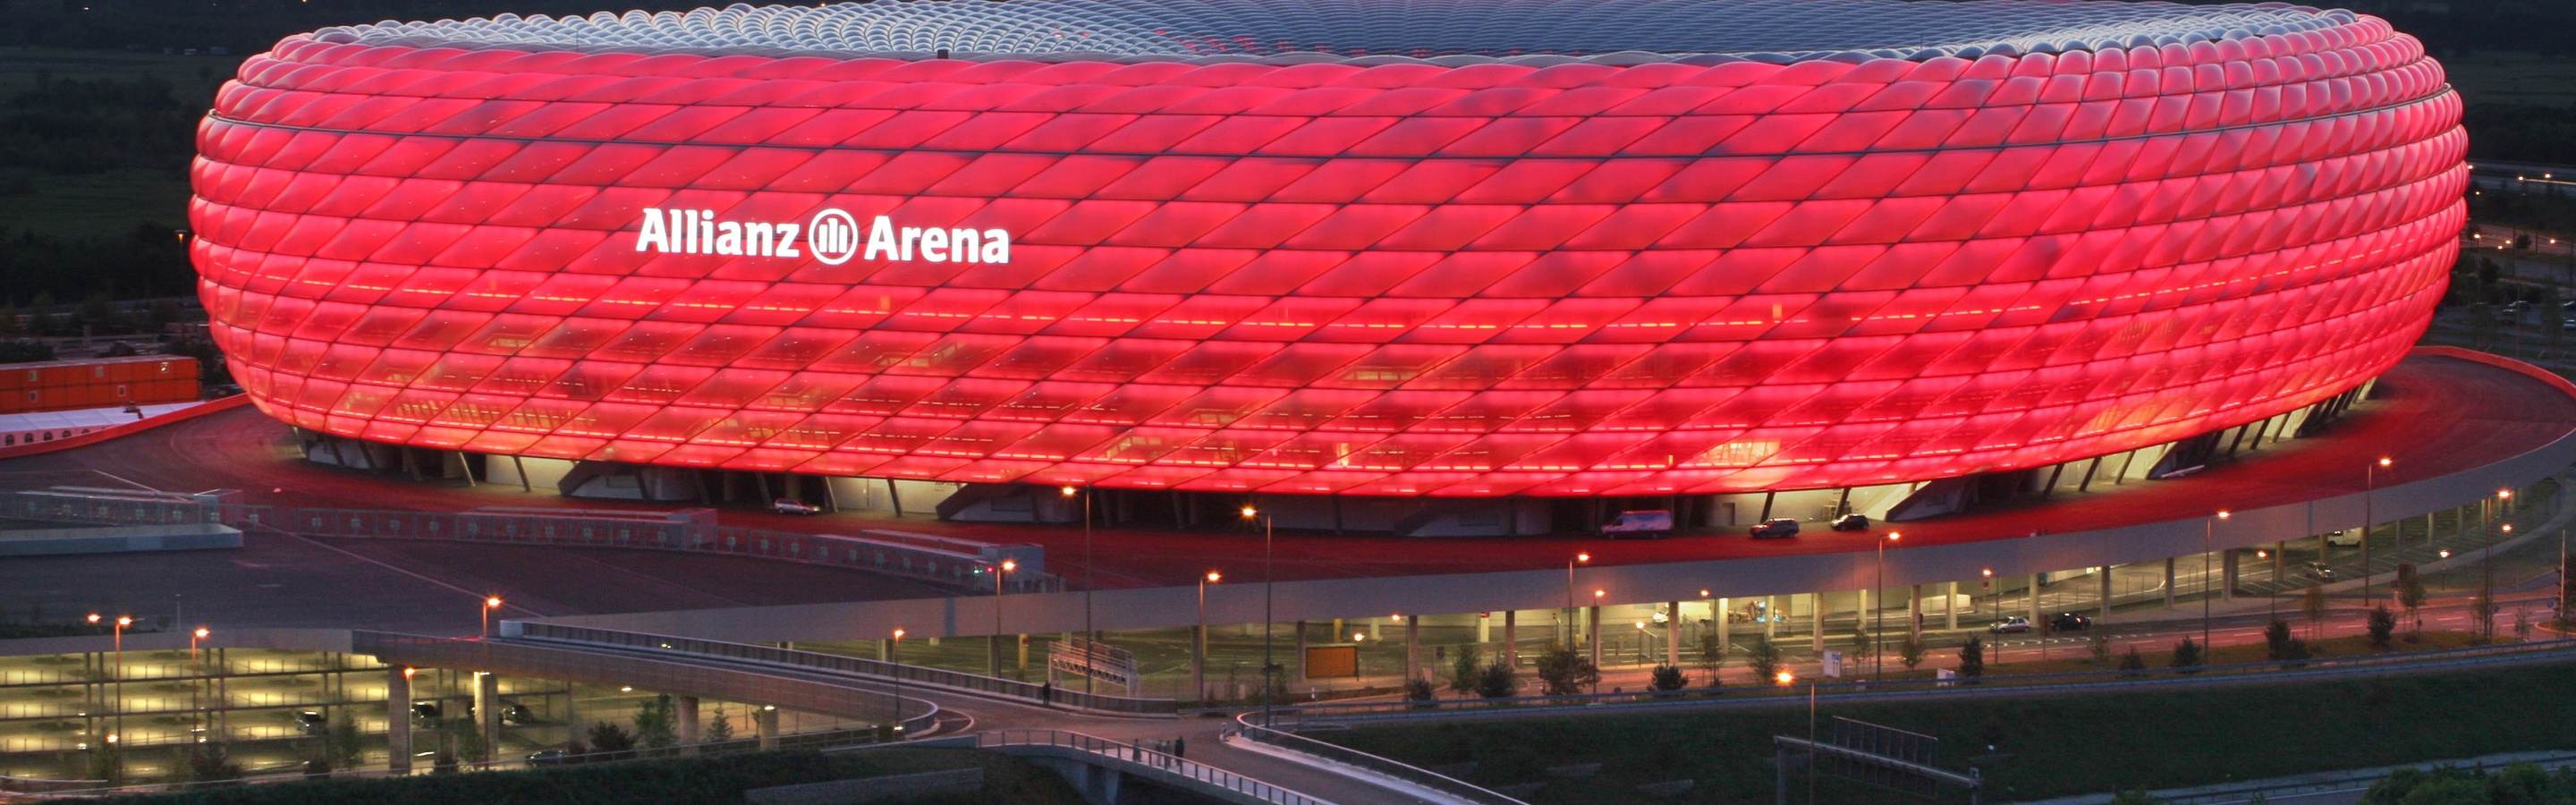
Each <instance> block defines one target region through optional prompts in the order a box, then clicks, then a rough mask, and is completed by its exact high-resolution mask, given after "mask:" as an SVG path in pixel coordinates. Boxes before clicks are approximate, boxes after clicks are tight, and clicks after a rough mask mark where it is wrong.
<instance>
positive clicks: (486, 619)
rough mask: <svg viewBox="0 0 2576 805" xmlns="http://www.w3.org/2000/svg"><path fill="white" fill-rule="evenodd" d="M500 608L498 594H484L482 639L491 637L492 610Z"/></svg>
mask: <svg viewBox="0 0 2576 805" xmlns="http://www.w3.org/2000/svg"><path fill="white" fill-rule="evenodd" d="M500 608H501V597H500V596H497V595H492V596H485V597H484V598H483V637H484V639H487V640H488V639H491V637H492V610H495V609H500Z"/></svg>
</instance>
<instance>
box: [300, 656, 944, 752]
mask: <svg viewBox="0 0 2576 805" xmlns="http://www.w3.org/2000/svg"><path fill="white" fill-rule="evenodd" d="M351 643H352V648H353V650H355V651H357V652H359V653H366V654H374V655H377V656H379V657H385V658H388V659H391V660H393V661H395V662H398V663H400V664H403V665H412V666H423V667H431V668H457V669H465V670H475V671H495V672H502V673H510V674H522V675H527V676H537V677H544V678H547V679H567V680H578V681H585V682H597V683H606V684H619V685H632V686H634V687H636V688H641V689H644V690H651V691H659V692H664V693H672V694H678V695H693V696H703V697H710V698H718V699H723V700H725V701H736V702H752V703H760V704H770V705H776V706H779V707H785V708H790V709H796V710H806V711H811V712H821V713H833V714H838V715H847V716H854V717H861V718H869V719H876V720H884V719H888V718H891V717H893V715H894V710H893V708H894V707H897V706H900V707H901V708H902V712H903V716H904V717H903V728H904V731H905V732H906V733H909V734H921V733H922V732H925V731H927V730H929V729H931V728H932V727H933V726H934V725H935V723H936V722H937V721H938V719H939V716H940V712H941V711H940V708H939V706H938V703H937V702H933V701H930V700H928V699H922V698H918V697H915V696H911V695H904V694H897V693H894V692H892V691H886V690H873V689H861V688H858V687H855V686H850V685H845V684H838V683H836V682H832V681H826V680H815V679H810V678H798V677H794V676H787V675H781V674H776V673H773V672H770V671H769V670H768V669H760V668H744V667H741V666H740V665H736V664H719V663H705V662H692V661H690V658H689V657H688V656H672V657H669V658H667V659H659V658H657V660H655V661H639V660H638V659H636V658H633V657H623V656H617V655H616V654H613V653H604V652H599V651H597V650H588V651H585V650H582V649H580V648H577V647H572V646H560V645H547V644H544V643H522V642H516V641H491V640H462V639H456V638H443V637H423V636H419V635H402V634H388V633H384V632H364V631H361V632H352V633H351ZM904 693H905V694H908V693H910V691H906V692H904ZM898 700H899V701H898Z"/></svg>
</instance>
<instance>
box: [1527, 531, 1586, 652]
mask: <svg viewBox="0 0 2576 805" xmlns="http://www.w3.org/2000/svg"><path fill="white" fill-rule="evenodd" d="M1591 561H1592V554H1589V553H1578V554H1575V555H1574V558H1572V559H1567V560H1565V623H1564V625H1565V635H1564V643H1565V647H1566V648H1567V649H1568V650H1571V649H1573V648H1574V618H1575V612H1574V566H1575V565H1576V564H1582V563H1589V562H1591ZM1512 648H1513V649H1514V650H1518V649H1519V648H1520V647H1519V646H1514V647H1512Z"/></svg>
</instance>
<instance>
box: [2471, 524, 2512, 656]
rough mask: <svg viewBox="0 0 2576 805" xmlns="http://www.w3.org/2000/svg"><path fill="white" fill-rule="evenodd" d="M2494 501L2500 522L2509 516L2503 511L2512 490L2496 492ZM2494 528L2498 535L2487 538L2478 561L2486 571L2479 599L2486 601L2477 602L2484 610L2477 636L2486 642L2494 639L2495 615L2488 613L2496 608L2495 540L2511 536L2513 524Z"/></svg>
mask: <svg viewBox="0 0 2576 805" xmlns="http://www.w3.org/2000/svg"><path fill="white" fill-rule="evenodd" d="M2496 500H2497V501H2499V502H2498V503H2497V504H2496V519H2498V520H2502V519H2504V518H2505V517H2506V516H2508V515H2509V514H2511V513H2510V512H2507V511H2505V509H2506V507H2508V506H2510V505H2511V504H2512V503H2513V490H2511V489H2498V490H2496ZM2496 528H2497V531H2498V532H2500V533H2498V534H2497V535H2495V536H2491V537H2488V538H2487V547H2486V555H2485V556H2483V557H2480V558H2479V559H2478V564H2480V565H2483V566H2485V570H2486V581H2485V582H2483V583H2481V584H2480V585H2479V589H2480V590H2483V591H2484V592H2483V594H2481V595H2480V596H2479V597H2480V598H2484V599H2486V600H2484V601H2480V602H2478V606H2480V607H2484V608H2485V609H2483V610H2480V611H2479V612H2478V634H2479V636H2482V637H2485V638H2486V639H2488V640H2494V639H2495V615H2494V614H2492V612H2490V610H2493V609H2495V608H2496V603H2495V544H2496V541H2497V540H2500V539H2504V538H2505V537H2508V536H2511V535H2512V534H2513V524H2512V523H2505V524H2504V525H2501V526H2497V527H2496Z"/></svg>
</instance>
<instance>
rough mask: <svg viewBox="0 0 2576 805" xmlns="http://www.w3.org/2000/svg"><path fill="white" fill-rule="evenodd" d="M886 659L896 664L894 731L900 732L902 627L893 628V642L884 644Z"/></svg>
mask: <svg viewBox="0 0 2576 805" xmlns="http://www.w3.org/2000/svg"><path fill="white" fill-rule="evenodd" d="M886 659H887V660H889V661H892V662H893V663H894V664H895V665H896V666H898V667H896V668H895V669H894V731H896V732H902V731H903V668H901V667H900V666H902V665H903V630H902V629H899V628H898V629H896V630H894V642H893V643H892V644H889V645H888V646H886Z"/></svg>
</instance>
